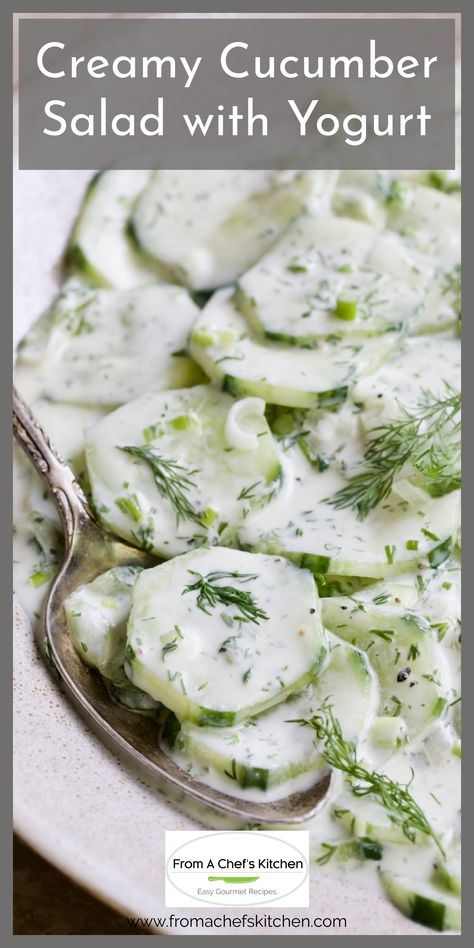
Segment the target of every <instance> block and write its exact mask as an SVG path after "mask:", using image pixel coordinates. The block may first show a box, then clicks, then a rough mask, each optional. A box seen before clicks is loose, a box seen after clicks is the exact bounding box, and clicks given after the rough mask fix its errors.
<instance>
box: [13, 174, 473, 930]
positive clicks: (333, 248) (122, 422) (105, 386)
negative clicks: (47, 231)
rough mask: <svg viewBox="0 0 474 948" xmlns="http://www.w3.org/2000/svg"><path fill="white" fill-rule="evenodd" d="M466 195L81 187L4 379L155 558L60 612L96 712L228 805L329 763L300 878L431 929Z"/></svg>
mask: <svg viewBox="0 0 474 948" xmlns="http://www.w3.org/2000/svg"><path fill="white" fill-rule="evenodd" d="M459 192H460V184H459V178H458V176H457V175H456V174H455V173H452V174H450V173H449V174H448V173H442V172H383V171H381V172H375V171H367V172H364V171H357V172H356V171H344V172H323V171H314V172H289V171H287V172H280V173H278V172H268V171H265V172H264V171H242V172H237V171H226V172H222V171H212V172H211V171H209V172H205V171H180V172H171V171H152V172H148V171H118V170H111V171H106V172H103V173H100V174H98V175H97V176H96V177H95V178H94V179H93V180H92V182H91V184H90V186H89V189H88V192H87V195H86V197H85V199H84V203H83V207H82V210H81V213H80V216H79V218H78V220H77V222H76V224H75V227H74V231H73V234H72V238H71V241H70V245H69V248H68V250H67V255H66V261H65V277H64V282H63V284H62V286H61V288H60V290H59V292H58V295H57V297H56V299H55V300H54V302H53V303H52V305H51V307H50V309H49V310H48V312H46V313H45V314H44V315H43V316H41V318H40V319H39V320H38V321H37V322H36V324H35V325H34V326H33V328H32V329H31V330H30V332H29V333H28V335H27V336H26V337H25V339H24V340H23V341H22V343H21V345H20V347H19V351H18V358H17V368H16V383H17V385H18V387H19V389H20V392H21V394H22V395H23V396H24V397H25V399H26V400H27V401H28V403H29V404H30V405H31V406H32V408H33V410H34V412H35V413H36V414H37V416H38V417H39V419H40V421H41V423H42V424H43V426H44V428H45V430H46V431H47V433H48V435H49V436H50V437H51V439H52V441H53V443H54V444H55V445H56V446H57V448H58V450H59V451H60V453H61V454H62V456H63V457H64V458H65V459H66V460H67V461H68V463H69V464H70V465H71V467H72V469H73V470H74V472H75V475H76V477H77V479H78V481H79V482H80V484H81V485H82V486H83V488H84V490H85V491H86V493H87V494H88V496H89V498H90V500H91V504H92V506H93V509H94V511H95V514H96V516H97V518H98V520H99V521H100V523H101V524H102V525H103V527H104V528H105V529H106V530H108V531H109V532H111V533H113V534H115V535H116V536H118V537H122V538H124V539H125V540H126V541H127V542H128V543H130V544H131V545H134V546H136V547H139V548H141V549H144V550H146V551H148V552H149V553H150V554H154V555H155V556H156V562H157V565H156V566H155V567H153V568H150V569H146V570H139V569H137V568H132V567H129V568H125V567H122V568H115V569H111V570H109V571H108V572H106V573H104V574H102V575H99V576H97V578H96V579H94V581H93V582H91V583H90V584H89V585H87V586H84V587H82V588H79V589H77V590H76V591H75V592H74V593H73V594H71V595H70V597H69V599H68V600H67V601H66V603H65V610H66V616H67V622H68V627H69V630H70V634H71V637H72V641H73V643H74V646H75V648H76V649H77V652H78V653H79V655H80V656H81V658H82V659H83V661H84V662H85V663H86V664H87V665H88V666H89V667H90V669H91V670H92V671H91V673H92V674H94V675H98V676H101V679H102V681H103V684H104V687H105V688H106V689H107V692H108V694H109V697H110V701H115V702H120V703H122V704H123V705H125V706H126V707H127V708H128V709H129V710H130V713H131V714H132V713H135V714H145V715H148V716H149V717H151V718H155V719H156V723H157V727H156V734H157V741H158V740H159V741H160V742H161V743H162V747H163V749H164V751H165V752H166V753H167V754H168V755H170V756H171V757H172V758H173V759H175V760H176V762H177V763H178V764H179V765H180V766H181V767H183V768H185V769H186V770H188V771H189V772H191V773H192V774H193V775H194V776H195V777H196V778H198V779H199V780H201V781H203V782H204V783H206V784H209V785H211V786H215V787H218V788H220V789H221V790H224V791H227V792H228V793H230V794H232V795H234V796H242V797H246V798H247V799H250V800H257V801H262V800H264V799H265V800H275V799H278V798H282V797H286V796H288V795H289V794H291V793H292V792H296V791H298V790H304V789H306V788H308V787H310V786H311V785H312V784H314V783H315V782H316V781H317V780H318V778H319V777H321V776H322V775H324V774H325V773H327V771H328V769H330V770H332V781H331V791H330V793H329V795H328V797H327V799H326V802H325V805H324V807H323V809H322V810H321V811H320V812H319V813H318V814H317V816H316V817H314V819H313V820H312V821H310V823H309V824H308V829H309V830H310V838H311V871H312V873H313V874H318V873H327V874H333V875H337V876H339V877H343V878H344V877H347V878H348V877H349V875H350V879H351V884H353V885H356V886H357V885H360V886H363V887H367V886H373V887H374V891H377V892H378V893H382V892H385V893H386V897H387V898H388V899H389V900H390V901H391V902H392V903H394V904H395V905H396V906H397V907H398V908H399V909H400V911H401V912H402V913H404V914H405V915H407V916H408V917H409V918H411V919H412V920H413V921H414V922H416V923H419V924H420V925H423V926H427V927H428V928H431V929H434V930H437V931H452V932H455V931H458V930H459V927H460V823H459V811H460V789H459V784H460V763H461V761H460V757H461V739H460V707H461V705H460V701H461V695H460V684H459V677H460V606H459V599H460V596H459V590H460V566H459V550H460V536H459V522H460V515H459V488H460V332H459V326H460V315H461V302H460V193H459ZM16 484H17V499H16V504H17V506H16V518H15V544H16V553H15V560H16V591H17V594H18V597H19V599H20V601H21V603H22V604H23V605H24V607H25V609H26V610H27V611H28V613H29V614H30V616H31V617H32V618H34V617H37V618H38V616H39V613H40V608H41V603H42V602H43V600H44V597H45V594H46V592H47V589H48V585H49V583H50V581H51V579H52V578H53V576H54V575H55V572H56V569H57V566H58V563H59V562H60V559H61V543H62V540H61V529H60V524H59V520H58V517H57V514H56V512H55V509H54V506H53V503H52V501H51V499H50V497H49V496H48V494H47V493H46V492H45V491H44V489H43V487H42V486H41V483H40V481H39V478H38V477H37V475H36V474H35V472H34V471H33V469H32V468H31V466H30V465H29V464H28V463H27V462H26V461H23V460H22V459H21V458H20V457H18V458H17V469H16ZM253 828H256V829H258V827H253ZM420 931H422V929H420Z"/></svg>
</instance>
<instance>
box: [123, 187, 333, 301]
mask: <svg viewBox="0 0 474 948" xmlns="http://www.w3.org/2000/svg"><path fill="white" fill-rule="evenodd" d="M320 174H321V176H323V175H324V172H321V173H320ZM312 186H314V185H312V181H311V176H310V175H306V174H304V173H296V172H290V173H287V174H286V175H278V174H275V172H271V171H155V172H154V173H152V175H151V178H150V183H149V185H148V187H147V188H146V189H145V190H144V192H143V194H142V195H141V197H140V199H139V200H138V202H137V205H136V207H135V210H134V212H133V216H132V227H133V233H134V236H135V239H136V241H137V243H138V245H139V246H140V247H141V248H142V249H143V250H144V251H145V252H146V254H147V255H149V257H150V259H153V260H155V261H156V262H157V263H158V264H159V265H160V267H161V271H162V273H163V274H165V275H166V276H167V277H168V278H171V279H173V280H175V281H177V282H178V283H184V284H185V285H187V286H190V287H192V288H193V289H195V290H210V289H214V288H215V287H218V286H224V285H225V284H226V283H230V282H232V281H233V280H235V278H236V277H237V276H239V274H240V273H242V272H243V271H244V270H246V269H247V267H249V266H251V265H252V264H253V263H254V262H255V260H258V258H259V257H260V256H261V255H262V254H263V253H265V251H266V250H267V249H268V248H269V247H270V246H271V245H272V243H274V241H275V240H276V239H277V237H278V236H279V234H280V233H281V231H282V230H283V228H284V227H286V226H287V225H288V223H289V222H290V221H291V220H293V218H295V217H296V216H297V214H299V213H300V211H301V210H302V209H303V206H304V203H305V200H306V198H307V196H308V195H309V194H310V190H311V187H312ZM190 211H191V212H190ZM193 211H194V212H195V213H194V214H193Z"/></svg>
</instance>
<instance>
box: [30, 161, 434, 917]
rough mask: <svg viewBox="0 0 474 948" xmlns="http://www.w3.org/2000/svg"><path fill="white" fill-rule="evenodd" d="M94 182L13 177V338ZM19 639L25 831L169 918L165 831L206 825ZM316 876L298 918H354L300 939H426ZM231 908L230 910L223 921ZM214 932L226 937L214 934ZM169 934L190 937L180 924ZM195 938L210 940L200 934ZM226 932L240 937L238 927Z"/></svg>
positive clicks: (103, 891)
mask: <svg viewBox="0 0 474 948" xmlns="http://www.w3.org/2000/svg"><path fill="white" fill-rule="evenodd" d="M90 176H91V173H89V172H78V171H54V172H45V171H42V172H37V171H22V172H17V174H16V180H15V240H14V248H15V251H14V252H15V340H16V341H18V339H19V338H21V336H22V335H23V334H24V333H25V331H26V330H27V328H28V327H29V326H30V325H31V323H32V322H33V320H34V319H35V318H36V317H37V316H38V315H39V314H40V313H41V311H42V310H43V308H44V307H45V306H46V305H47V304H48V303H49V301H50V300H51V298H52V296H53V294H54V292H55V290H56V289H57V285H58V272H57V266H58V261H59V259H60V256H61V253H62V251H63V249H64V246H65V243H66V240H67V236H68V233H69V231H70V228H71V226H72V223H73V221H74V217H75V215H76V213H77V210H78V207H79V205H80V201H81V198H82V196H83V193H84V189H85V186H86V183H87V181H88V179H89V178H90ZM14 634H15V639H14V701H15V706H14V715H15V717H14V720H15V725H14V752H15V753H14V821H15V828H16V830H17V832H18V833H19V834H20V835H21V836H22V837H23V839H25V840H26V841H27V842H28V843H29V844H30V845H31V846H33V847H34V849H36V850H38V852H40V853H41V855H42V856H44V857H45V858H46V859H48V860H49V861H50V862H52V863H54V865H56V866H57V867H58V868H59V869H61V870H62V871H63V872H65V873H66V874H67V875H68V876H70V877H71V878H72V879H74V880H75V881H77V882H79V883H80V884H81V885H83V886H84V887H85V888H87V889H88V890H90V891H91V892H93V893H94V894H95V895H96V896H97V897H98V898H100V899H103V901H105V902H107V903H109V904H110V905H112V906H114V907H115V908H116V909H118V910H119V911H120V912H122V913H123V914H124V915H126V916H134V917H136V916H142V917H157V916H165V915H166V914H167V912H166V909H165V906H164V842H165V837H164V833H165V830H186V829H199V828H200V825H199V823H198V822H196V821H193V819H192V818H191V817H190V816H188V815H184V814H182V813H180V812H178V810H177V809H176V808H175V807H174V806H173V805H172V804H170V803H169V802H168V801H167V800H165V799H164V797H163V796H161V795H160V794H159V793H158V792H157V791H156V790H154V789H153V788H152V787H151V786H149V785H147V783H146V782H144V781H143V780H141V779H138V778H137V777H136V776H134V775H133V774H132V773H131V772H129V771H128V770H127V769H126V768H125V767H124V766H123V765H122V764H121V763H120V762H119V761H118V760H117V759H116V758H115V757H114V756H113V754H112V753H110V752H109V751H108V750H106V749H105V748H104V747H103V746H102V744H101V743H100V741H99V740H98V739H97V738H96V737H95V736H94V735H93V734H92V733H91V732H90V731H89V729H88V728H87V727H86V726H85V724H84V723H83V722H82V720H81V719H80V718H79V717H78V715H77V713H76V712H75V711H74V710H73V708H72V707H71V706H70V704H69V703H68V701H67V699H66V698H65V697H64V696H63V695H62V693H61V691H60V689H59V687H58V686H57V684H56V683H55V682H54V681H53V679H52V678H51V676H50V674H49V672H48V670H47V668H46V667H45V665H44V663H43V661H42V659H41V658H40V657H39V656H38V653H37V651H36V648H35V645H34V642H33V637H32V633H31V628H30V625H29V623H28V621H27V619H26V617H25V615H24V613H23V612H22V610H21V607H19V606H17V608H16V618H15V632H14ZM216 828H218V824H217V823H216ZM311 876H312V878H311V908H310V909H309V910H307V909H301V910H299V911H298V910H294V914H295V915H298V914H299V915H311V916H313V915H314V916H316V915H319V916H332V915H334V916H338V917H340V916H346V917H347V928H346V929H345V930H344V929H342V930H341V929H332V930H328V929H322V928H319V929H312V930H311V932H309V931H308V929H296V928H295V929H291V931H292V934H294V935H298V934H301V935H308V934H310V933H311V934H348V935H356V934H365V935H375V934H379V935H382V934H383V935H395V934H400V935H401V934H409V933H412V934H427V930H426V929H423V928H420V927H419V926H418V925H414V924H413V923H411V922H409V921H408V920H407V919H405V918H404V917H403V916H401V915H400V914H399V913H398V911H397V910H396V909H395V908H393V907H392V906H391V905H390V903H389V902H387V900H386V898H385V897H384V896H383V894H382V891H380V893H377V892H376V893H375V894H374V892H373V891H372V890H367V889H364V888H359V887H357V886H356V885H354V884H350V883H349V882H347V883H343V882H340V881H336V880H335V879H333V878H331V877H330V876H326V875H325V874H324V872H323V871H320V870H319V869H318V868H317V867H314V869H313V871H312V873H311ZM210 911H211V912H212V911H215V910H214V909H211V910H210V909H209V908H208V907H207V908H203V909H194V908H193V909H189V910H186V909H182V910H179V913H177V912H176V910H175V914H180V915H181V916H184V915H193V916H196V915H209V914H210ZM232 911H233V910H231V909H226V914H231V913H232ZM265 911H267V910H266V909H265ZM274 911H278V910H274ZM236 914H238V912H236ZM285 914H289V910H288V909H286V910H285ZM168 931H169V930H168ZM280 931H281V933H282V934H285V933H288V930H285V929H281V930H280ZM162 932H163V930H162ZM208 932H209V933H214V934H216V933H219V932H218V930H216V929H214V930H211V929H206V933H208ZM173 933H174V934H185V933H191V932H190V931H189V930H183V929H182V930H181V931H180V930H176V929H173ZM192 933H194V934H200V933H201V934H202V929H198V930H193V931H192ZM220 933H222V932H220ZM228 933H229V934H232V933H234V934H242V930H239V929H234V930H233V931H231V930H228ZM261 934H267V935H269V934H275V930H274V929H268V930H265V929H262V930H261Z"/></svg>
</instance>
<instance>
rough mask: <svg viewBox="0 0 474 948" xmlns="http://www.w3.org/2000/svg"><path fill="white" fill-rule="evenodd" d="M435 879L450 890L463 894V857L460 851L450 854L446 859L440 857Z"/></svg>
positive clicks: (435, 868) (434, 875)
mask: <svg viewBox="0 0 474 948" xmlns="http://www.w3.org/2000/svg"><path fill="white" fill-rule="evenodd" d="M433 877H434V881H436V882H438V883H441V885H443V886H444V888H445V889H447V890H448V891H449V892H454V894H455V895H461V857H460V853H456V855H454V856H451V855H449V854H448V857H447V859H446V860H445V861H444V860H442V859H440V860H439V861H438V862H437V863H436V864H435V867H434V873H433Z"/></svg>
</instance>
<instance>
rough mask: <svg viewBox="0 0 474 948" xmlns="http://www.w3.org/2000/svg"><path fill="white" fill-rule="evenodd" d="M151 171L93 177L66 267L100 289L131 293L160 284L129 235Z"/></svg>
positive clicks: (119, 171)
mask: <svg viewBox="0 0 474 948" xmlns="http://www.w3.org/2000/svg"><path fill="white" fill-rule="evenodd" d="M149 177H150V172H149V171H121V170H118V169H117V170H111V171H102V172H100V173H99V174H97V175H96V176H95V178H93V179H92V181H91V183H90V185H89V188H88V190H87V194H86V197H85V200H84V204H83V206H82V209H81V212H80V215H79V219H78V221H77V223H76V226H75V228H74V231H73V234H72V237H71V241H70V244H69V248H68V250H67V253H66V263H67V264H68V265H69V267H70V268H71V269H73V270H76V271H78V272H79V273H81V274H82V275H83V276H84V277H85V278H86V279H87V280H88V281H89V282H90V283H92V284H95V285H96V286H111V287H117V288H121V289H130V288H131V287H135V286H143V285H144V284H145V283H153V282H155V283H158V282H159V277H158V273H157V271H156V267H153V266H151V265H150V263H149V262H148V261H147V260H146V259H145V258H144V257H143V255H142V254H140V253H139V251H138V250H137V248H136V247H135V246H134V244H133V242H132V240H131V239H130V236H129V235H128V233H127V225H128V219H129V217H130V214H131V212H132V209H133V206H134V203H135V201H136V200H137V198H138V196H139V195H140V193H141V192H142V191H143V189H144V188H145V187H146V185H147V182H148V179H149Z"/></svg>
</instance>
